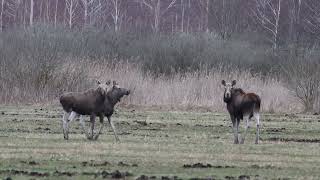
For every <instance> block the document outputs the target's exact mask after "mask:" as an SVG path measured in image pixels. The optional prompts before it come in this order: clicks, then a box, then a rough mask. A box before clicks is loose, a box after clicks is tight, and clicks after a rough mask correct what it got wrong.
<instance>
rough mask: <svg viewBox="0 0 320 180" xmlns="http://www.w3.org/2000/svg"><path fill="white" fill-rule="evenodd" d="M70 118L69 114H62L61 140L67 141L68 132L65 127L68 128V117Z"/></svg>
mask: <svg viewBox="0 0 320 180" xmlns="http://www.w3.org/2000/svg"><path fill="white" fill-rule="evenodd" d="M69 116H70V113H68V112H64V113H63V118H62V129H63V138H64V139H66V140H67V139H68V138H69V137H68V132H67V127H68V117H69Z"/></svg>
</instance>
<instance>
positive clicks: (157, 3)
mask: <svg viewBox="0 0 320 180" xmlns="http://www.w3.org/2000/svg"><path fill="white" fill-rule="evenodd" d="M176 1H177V0H170V3H169V4H168V5H167V6H165V7H164V8H162V6H163V5H162V4H161V2H162V1H161V0H141V1H137V2H139V3H142V4H143V5H145V6H146V7H147V8H148V9H149V10H150V11H151V13H152V16H153V25H152V28H153V30H154V32H156V33H158V32H159V31H160V21H161V17H162V16H163V15H164V14H165V13H166V12H167V11H168V10H169V9H170V8H172V7H173V6H174V5H175V3H176Z"/></svg>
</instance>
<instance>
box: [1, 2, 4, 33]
mask: <svg viewBox="0 0 320 180" xmlns="http://www.w3.org/2000/svg"><path fill="white" fill-rule="evenodd" d="M4 3H5V0H1V14H0V32H2V30H3V15H4V12H3V11H4Z"/></svg>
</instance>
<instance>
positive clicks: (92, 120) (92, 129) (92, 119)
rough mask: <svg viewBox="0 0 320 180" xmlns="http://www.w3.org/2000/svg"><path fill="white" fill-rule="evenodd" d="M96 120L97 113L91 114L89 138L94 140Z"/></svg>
mask: <svg viewBox="0 0 320 180" xmlns="http://www.w3.org/2000/svg"><path fill="white" fill-rule="evenodd" d="M95 120H96V115H95V114H91V116H90V122H91V135H90V137H89V138H88V139H90V140H92V139H93V135H94V123H95Z"/></svg>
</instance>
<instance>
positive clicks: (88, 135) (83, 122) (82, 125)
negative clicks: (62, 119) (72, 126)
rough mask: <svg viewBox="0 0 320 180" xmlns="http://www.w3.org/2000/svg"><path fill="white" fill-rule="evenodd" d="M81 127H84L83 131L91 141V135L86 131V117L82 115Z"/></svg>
mask: <svg viewBox="0 0 320 180" xmlns="http://www.w3.org/2000/svg"><path fill="white" fill-rule="evenodd" d="M80 125H81V127H82V131H83V132H84V133H85V134H86V137H87V138H88V139H90V134H89V133H88V131H87V129H86V124H85V121H84V116H83V115H81V116H80Z"/></svg>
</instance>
